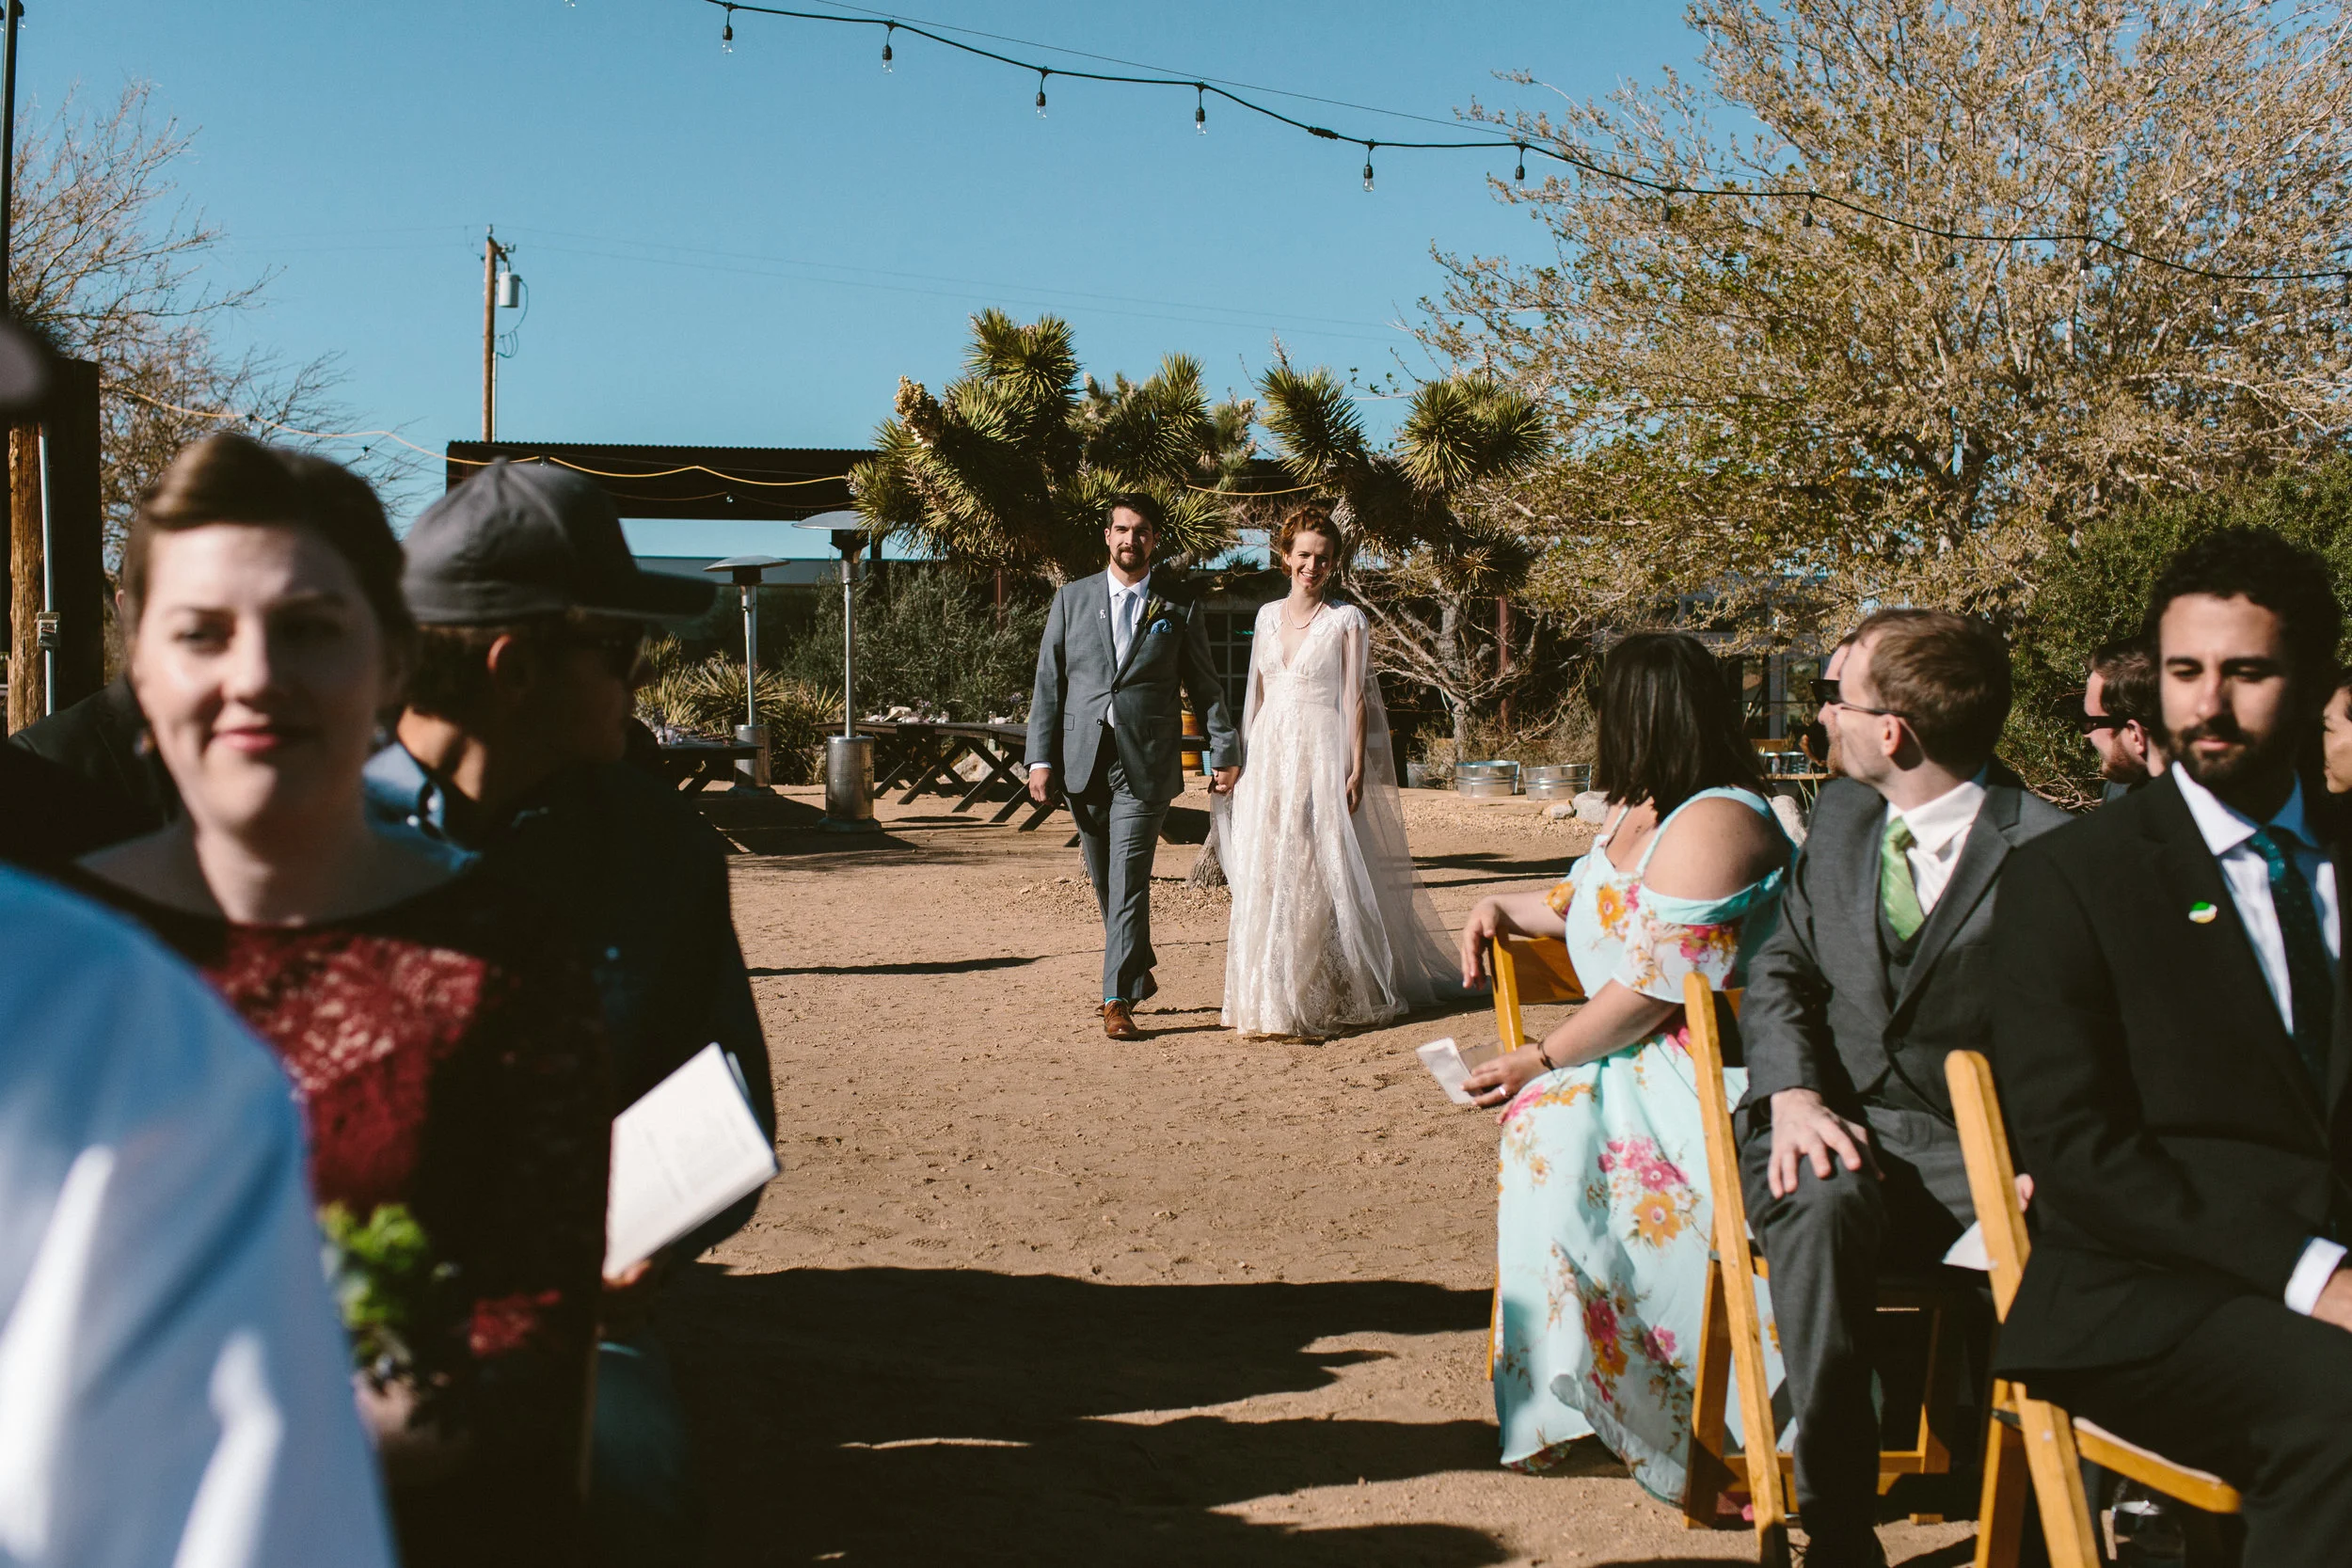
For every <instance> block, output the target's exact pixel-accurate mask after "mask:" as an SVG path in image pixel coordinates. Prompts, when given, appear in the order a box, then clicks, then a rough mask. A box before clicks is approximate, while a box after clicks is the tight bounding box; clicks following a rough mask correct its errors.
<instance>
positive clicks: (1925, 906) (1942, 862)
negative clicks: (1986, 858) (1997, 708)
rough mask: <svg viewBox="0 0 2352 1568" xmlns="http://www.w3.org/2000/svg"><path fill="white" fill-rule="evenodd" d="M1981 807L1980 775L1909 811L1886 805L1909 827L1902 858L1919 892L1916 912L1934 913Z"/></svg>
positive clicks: (1888, 813)
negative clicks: (1909, 840)
mask: <svg viewBox="0 0 2352 1568" xmlns="http://www.w3.org/2000/svg"><path fill="white" fill-rule="evenodd" d="M1983 809H1984V774H1983V772H1982V771H1981V770H1979V772H1978V774H1977V776H1976V777H1975V778H1973V779H1970V780H1968V781H1966V782H1965V783H1963V784H1954V785H1953V786H1952V787H1951V788H1949V789H1947V790H1946V791H1945V792H1944V793H1943V794H1941V795H1939V796H1937V797H1936V798H1935V799H1934V800H1926V801H1922V802H1921V803H1920V804H1918V805H1915V806H1914V807H1912V808H1911V809H1910V810H1909V811H1898V810H1896V809H1895V808H1894V807H1893V806H1891V805H1890V806H1888V807H1887V808H1886V810H1887V815H1888V816H1890V817H1893V816H1899V817H1901V818H1902V819H1903V822H1904V824H1905V825H1906V826H1908V827H1909V828H1910V829H1911V839H1912V843H1911V847H1910V848H1909V849H1908V850H1906V851H1904V855H1903V858H1904V859H1905V860H1908V861H1909V862H1910V863H1911V885H1912V888H1913V889H1914V891H1915V892H1916V893H1917V894H1918V895H1919V912H1920V913H1921V914H1922V915H1928V914H1932V913H1934V912H1935V906H1936V903H1937V901H1938V900H1939V899H1941V898H1942V897H1943V896H1944V889H1945V888H1946V887H1947V886H1948V885H1950V883H1951V879H1952V871H1953V868H1954V867H1956V866H1958V865H1959V864H1960V852H1961V851H1962V850H1963V849H1965V848H1966V847H1968V830H1969V829H1970V828H1972V827H1974V826H1975V825H1976V821H1977V813H1978V812H1979V811H1981V810H1983Z"/></svg>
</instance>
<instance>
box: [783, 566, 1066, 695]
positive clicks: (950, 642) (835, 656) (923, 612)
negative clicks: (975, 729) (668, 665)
mask: <svg viewBox="0 0 2352 1568" xmlns="http://www.w3.org/2000/svg"><path fill="white" fill-rule="evenodd" d="M856 607H857V707H858V712H859V713H860V714H869V713H883V712H887V711H888V710H889V709H891V708H893V707H910V708H914V709H915V710H916V711H918V712H921V713H925V714H928V715H930V716H934V717H940V718H946V719H951V720H955V721H960V722H963V723H978V722H981V721H986V720H989V719H992V718H1000V717H1001V718H1006V719H1020V718H1023V717H1025V715H1026V714H1027V713H1028V711H1029V692H1030V689H1031V688H1032V686H1033V685H1034V683H1035V681H1036V677H1037V645H1038V641H1039V639H1040V638H1041V636H1042V635H1043V634H1044V630H1045V604H1044V602H1043V599H1042V597H1041V594H1039V593H1038V592H1037V590H1036V589H1035V587H1034V586H1032V585H1026V584H1024V585H1021V589H1020V592H1019V593H1018V594H1013V595H1009V597H1008V600H1007V603H1006V605H1005V607H1004V610H1003V612H1002V614H1001V615H1000V614H999V613H998V611H997V610H996V608H995V606H994V605H993V604H992V603H991V602H990V594H989V593H988V592H987V590H986V589H984V587H983V586H982V584H981V583H980V582H978V581H976V580H975V579H974V578H971V577H969V576H966V575H965V574H964V573H962V572H960V571H958V570H956V569H955V568H953V567H950V566H945V565H939V564H935V563H932V562H889V563H888V564H887V565H886V566H885V567H884V569H883V570H882V572H881V573H880V574H878V575H877V576H873V577H869V578H867V579H866V581H864V582H861V583H859V584H858V586H857V589H856ZM776 663H777V666H778V668H779V669H781V670H783V671H784V672H785V673H787V674H789V675H792V676H794V677H797V678H798V679H800V680H803V681H805V682H809V683H812V684H814V685H818V686H821V687H824V688H827V689H834V690H838V689H839V688H838V687H837V686H835V685H834V683H835V682H837V681H839V680H840V679H841V599H840V596H839V594H838V593H834V594H828V595H827V596H826V598H825V599H824V601H823V604H822V607H821V608H820V609H819V610H818V614H817V617H816V619H815V620H814V622H813V623H811V624H810V626H808V627H807V629H806V630H805V631H803V632H802V633H801V634H800V635H799V636H797V637H794V638H792V639H790V640H789V641H787V642H786V643H785V644H784V645H783V646H782V647H781V648H780V649H779V650H778V654H777V658H776ZM737 684H738V686H740V684H741V683H740V681H738V683H737Z"/></svg>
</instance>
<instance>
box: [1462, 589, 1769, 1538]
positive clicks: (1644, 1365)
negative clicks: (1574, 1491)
mask: <svg viewBox="0 0 2352 1568" xmlns="http://www.w3.org/2000/svg"><path fill="white" fill-rule="evenodd" d="M1595 772H1596V775H1597V776H1596V778H1595V781H1594V782H1595V783H1596V784H1597V785H1598V786H1599V787H1600V788H1601V789H1602V790H1604V791H1606V792H1607V794H1608V797H1609V800H1610V803H1611V804H1612V806H1613V807H1614V810H1613V813H1612V815H1611V816H1609V818H1608V820H1607V822H1606V823H1605V824H1604V825H1603V826H1602V828H1601V831H1600V833H1599V835H1598V836H1597V837H1596V838H1595V839H1594V841H1593V847H1592V851H1591V852H1590V853H1589V854H1587V855H1586V856H1585V857H1584V858H1583V859H1582V860H1581V861H1579V862H1577V863H1576V865H1575V866H1574V867H1573V868H1572V869H1571V870H1570V871H1569V873H1568V879H1567V880H1566V881H1564V882H1562V883H1561V884H1560V885H1559V886H1557V887H1555V888H1553V889H1552V890H1551V891H1550V892H1549V893H1548V894H1546V893H1524V894H1505V895H1501V896H1498V897H1493V898H1487V899H1485V900H1482V901H1481V902H1480V903H1479V905H1478V906H1477V907H1476V908H1475V909H1474V910H1472V911H1470V920H1469V922H1468V923H1467V924H1466V925H1465V927H1463V931H1462V978H1463V982H1464V984H1466V985H1470V984H1476V983H1478V982H1480V981H1483V980H1486V979H1488V978H1490V977H1489V976H1488V974H1486V961H1487V960H1486V944H1487V943H1488V942H1490V941H1492V940H1493V939H1494V938H1495V937H1497V936H1499V935H1520V936H1545V937H1553V938H1565V941H1566V942H1567V945H1568V954H1569V957H1570V958H1571V959H1572V960H1573V962H1574V964H1575V967H1576V973H1577V977H1578V979H1579V980H1580V981H1581V983H1582V986H1583V990H1584V994H1585V996H1586V997H1587V998H1588V999H1589V1000H1587V1001H1586V1002H1585V1004H1584V1005H1583V1006H1581V1008H1579V1009H1578V1010H1577V1012H1576V1013H1575V1015H1574V1016H1573V1017H1571V1018H1570V1019H1569V1020H1568V1021H1567V1022H1565V1023H1563V1024H1562V1025H1561V1026H1560V1027H1559V1028H1557V1029H1555V1030H1553V1031H1552V1032H1551V1033H1550V1034H1549V1036H1547V1037H1545V1038H1544V1039H1543V1041H1542V1042H1541V1043H1539V1044H1537V1045H1534V1046H1529V1047H1527V1048H1525V1049H1522V1050H1519V1051H1515V1052H1512V1053H1508V1054H1506V1055H1503V1056H1501V1057H1499V1058H1497V1059H1496V1060H1494V1061H1491V1062H1489V1063H1487V1064H1486V1066H1485V1067H1483V1068H1481V1069H1479V1070H1478V1071H1477V1072H1475V1073H1473V1074H1472V1075H1471V1076H1470V1084H1469V1087H1470V1092H1471V1093H1472V1094H1473V1095H1476V1096H1478V1097H1479V1102H1480V1103H1482V1104H1486V1105H1494V1106H1499V1107H1501V1108H1502V1118H1501V1119H1502V1171H1501V1183H1500V1199H1499V1212H1498V1233H1499V1253H1498V1265H1499V1266H1498V1269H1497V1284H1496V1291H1497V1294H1498V1297H1499V1303H1498V1306H1499V1310H1498V1312H1497V1323H1496V1328H1495V1340H1496V1342H1495V1362H1494V1385H1495V1408H1496V1413H1497V1415H1498V1417H1499V1418H1500V1420H1501V1424H1502V1459H1503V1463H1504V1464H1506V1465H1512V1466H1514V1467H1516V1468H1520V1469H1530V1470H1539V1469H1543V1468H1546V1467H1548V1466H1549V1465H1553V1464H1556V1463H1558V1462H1559V1460H1560V1459H1561V1458H1563V1457H1564V1454H1565V1449H1566V1448H1567V1446H1568V1444H1570V1443H1571V1442H1573V1441H1574V1440H1575V1439H1577V1438H1579V1437H1583V1436H1587V1435H1597V1436H1598V1437H1599V1438H1600V1439H1601V1441H1602V1442H1604V1443H1606V1444H1607V1445H1608V1446H1609V1448H1610V1449H1612V1450H1613V1452H1614V1453H1615V1454H1616V1455H1617V1457H1618V1458H1620V1459H1622V1460H1623V1461H1624V1462H1625V1465H1626V1467H1627V1468H1628V1469H1629V1470H1630V1471H1631V1472H1632V1474H1633V1478H1634V1479H1635V1480H1636V1481H1640V1482H1641V1483H1642V1485H1643V1486H1644V1487H1645V1488H1646V1489H1647V1490H1648V1491H1649V1492H1650V1494H1651V1495H1652V1496H1654V1497H1659V1498H1661V1499H1662V1500H1665V1501H1668V1502H1678V1501H1680V1499H1681V1496H1682V1491H1683V1481H1684V1476H1685V1472H1686V1470H1687V1467H1688V1460H1689V1453H1690V1437H1691V1403H1692V1375H1693V1368H1694V1367H1695V1365H1696V1361H1697V1354H1698V1349H1699V1343H1698V1340H1699V1305H1700V1298H1701V1294H1702V1290H1703V1283H1704V1279H1705V1275H1706V1268H1707V1256H1708V1237H1709V1235H1710V1233H1711V1232H1710V1229H1709V1227H1710V1225H1711V1223H1712V1221H1711V1217H1710V1216H1711V1208H1710V1203H1709V1195H1708V1189H1707V1150H1706V1139H1705V1135H1704V1133H1703V1132H1702V1129H1701V1122H1700V1117H1699V1101H1698V1088H1697V1080H1696V1079H1695V1078H1693V1077H1692V1066H1691V1056H1690V1050H1689V1032H1688V1029H1687V1028H1686V1026H1685V1024H1684V1022H1683V1015H1682V982H1683V978H1684V976H1686V975H1689V974H1703V975H1705V976H1706V978H1707V983H1708V986H1709V987H1711V988H1713V989H1715V990H1724V989H1726V988H1728V987H1732V986H1736V985H1738V984H1739V983H1740V981H1739V975H1738V959H1739V954H1740V935H1741V927H1743V925H1745V923H1747V922H1749V921H1751V920H1755V919H1756V918H1758V917H1759V916H1766V915H1769V913H1770V911H1771V910H1772V908H1773V907H1774V905H1775V903H1776V902H1777V900H1778V898H1779V895H1780V882H1781V873H1782V870H1783V868H1784V867H1785V866H1786V864H1787V863H1788V841H1787V839H1786V838H1785V837H1783V835H1782V833H1781V831H1780V828H1779V826H1778V824H1777V823H1776V822H1775V820H1774V818H1773V816H1772V809H1771V807H1770V806H1769V805H1768V804H1767V803H1766V801H1765V800H1764V796H1763V779H1762V777H1761V774H1760V773H1759V770H1758V768H1757V765H1756V752H1754V750H1753V749H1752V748H1750V746H1749V745H1748V743H1747V740H1746V738H1745V737H1744V736H1742V735H1741V733H1740V712H1739V706H1738V704H1737V702H1736V701H1735V699H1734V697H1733V695H1732V691H1731V688H1730V685H1729V683H1728V682H1727V681H1726V680H1725V678H1724V674H1723V673H1722V670H1721V668H1720V667H1719V666H1718V665H1717V664H1716V662H1715V660H1714V657H1713V656H1712V655H1710V654H1709V653H1708V651H1707V649H1706V648H1705V647H1703V646H1701V645H1700V644H1699V643H1698V642H1697V641H1695V640H1693V639H1692V638H1689V637H1684V636H1681V635H1679V634H1677V633H1668V632H1645V633H1641V634H1638V635H1635V636H1632V637H1629V638H1627V639H1626V640H1625V641H1622V642H1620V643H1618V644H1617V645H1616V646H1615V647H1614V648H1612V649H1611V650H1610V652H1609V657H1607V658H1606V659H1605V660H1604V661H1603V662H1602V665H1601V674H1600V746H1599V757H1598V766H1597V768H1596V769H1595ZM1726 1077H1727V1078H1729V1079H1731V1080H1732V1084H1731V1086H1730V1088H1729V1091H1728V1092H1729V1093H1730V1096H1731V1098H1732V1099H1733V1100H1734V1101H1736V1100H1738V1098H1739V1096H1740V1089H1741V1088H1742V1087H1743V1086H1744V1085H1743V1084H1742V1083H1741V1082H1740V1080H1741V1078H1742V1077H1743V1074H1740V1073H1739V1072H1736V1071H1735V1072H1730V1073H1727V1074H1726ZM1775 1370H1776V1369H1775Z"/></svg>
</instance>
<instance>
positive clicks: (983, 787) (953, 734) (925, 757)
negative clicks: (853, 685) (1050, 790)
mask: <svg viewBox="0 0 2352 1568" xmlns="http://www.w3.org/2000/svg"><path fill="white" fill-rule="evenodd" d="M858 729H859V731H860V733H862V734H866V735H870V736H874V794H875V796H876V797H877V798H880V797H882V796H883V795H886V794H888V793H889V792H890V791H892V790H894V789H898V788H899V787H900V786H901V785H903V786H904V787H905V791H906V792H905V793H904V794H902V795H900V796H899V797H898V803H899V804H900V805H902V806H903V805H908V804H911V803H912V802H913V801H914V800H915V799H916V798H917V797H919V796H922V795H924V794H927V793H934V792H935V793H938V794H941V795H953V796H955V797H956V798H957V799H956V803H955V804H954V805H952V806H950V807H949V808H948V810H950V811H968V810H970V809H971V808H972V806H973V805H974V804H975V803H976V802H977V801H978V800H979V799H980V797H981V796H983V795H985V794H987V793H988V791H989V790H990V789H991V788H993V787H994V786H995V785H997V784H1003V785H1004V786H1005V788H1006V790H1007V792H1008V795H1009V798H1008V799H1007V800H1006V801H1005V803H1004V804H1003V805H1002V806H1000V807H998V808H997V810H996V814H995V815H994V816H992V817H990V818H989V822H990V824H991V825H992V826H996V825H1001V824H1003V823H1005V822H1009V821H1010V820H1011V819H1012V818H1013V817H1015V816H1019V815H1020V814H1021V812H1022V810H1023V808H1027V811H1028V816H1025V817H1024V818H1023V819H1022V821H1021V823H1020V825H1019V827H1018V828H1017V829H1016V830H1015V831H1016V832H1034V831H1035V830H1036V828H1037V826H1038V824H1040V823H1041V822H1043V821H1044V820H1045V819H1046V818H1047V817H1048V816H1052V815H1053V814H1054V808H1055V807H1056V806H1057V805H1059V804H1060V803H1061V797H1060V792H1059V791H1058V790H1057V791H1056V792H1054V794H1053V796H1052V797H1051V798H1050V799H1048V800H1047V801H1046V803H1045V804H1043V805H1039V804H1037V803H1036V802H1035V801H1033V800H1030V799H1029V785H1028V781H1027V780H1026V779H1025V778H1024V777H1023V776H1022V775H1021V774H1020V773H1018V772H1015V771H1014V768H1016V767H1017V766H1018V765H1019V764H1020V762H1021V760H1022V758H1023V757H1024V755H1025V753H1026V752H1027V750H1028V744H1029V731H1028V726H1027V725H1025V724H957V723H946V722H937V721H929V720H917V719H877V720H864V721H860V722H859V724H858ZM967 756H974V757H978V758H979V759H980V761H981V762H982V763H984V764H985V765H986V766H987V768H988V771H987V772H985V773H983V774H982V775H981V776H980V777H979V778H978V779H977V780H966V779H965V778H963V776H962V775H961V774H959V773H958V772H957V771H956V765H957V764H958V763H960V762H961V761H962V760H963V759H964V758H965V757H967Z"/></svg>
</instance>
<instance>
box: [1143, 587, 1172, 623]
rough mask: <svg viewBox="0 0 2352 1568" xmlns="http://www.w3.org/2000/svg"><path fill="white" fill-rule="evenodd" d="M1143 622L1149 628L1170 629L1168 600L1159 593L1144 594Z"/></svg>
mask: <svg viewBox="0 0 2352 1568" xmlns="http://www.w3.org/2000/svg"><path fill="white" fill-rule="evenodd" d="M1143 624H1144V626H1145V628H1146V629H1147V630H1151V631H1166V630H1168V601H1167V600H1166V599H1163V598H1161V597H1160V596H1159V595H1158V594H1145V595H1144V596H1143Z"/></svg>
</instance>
